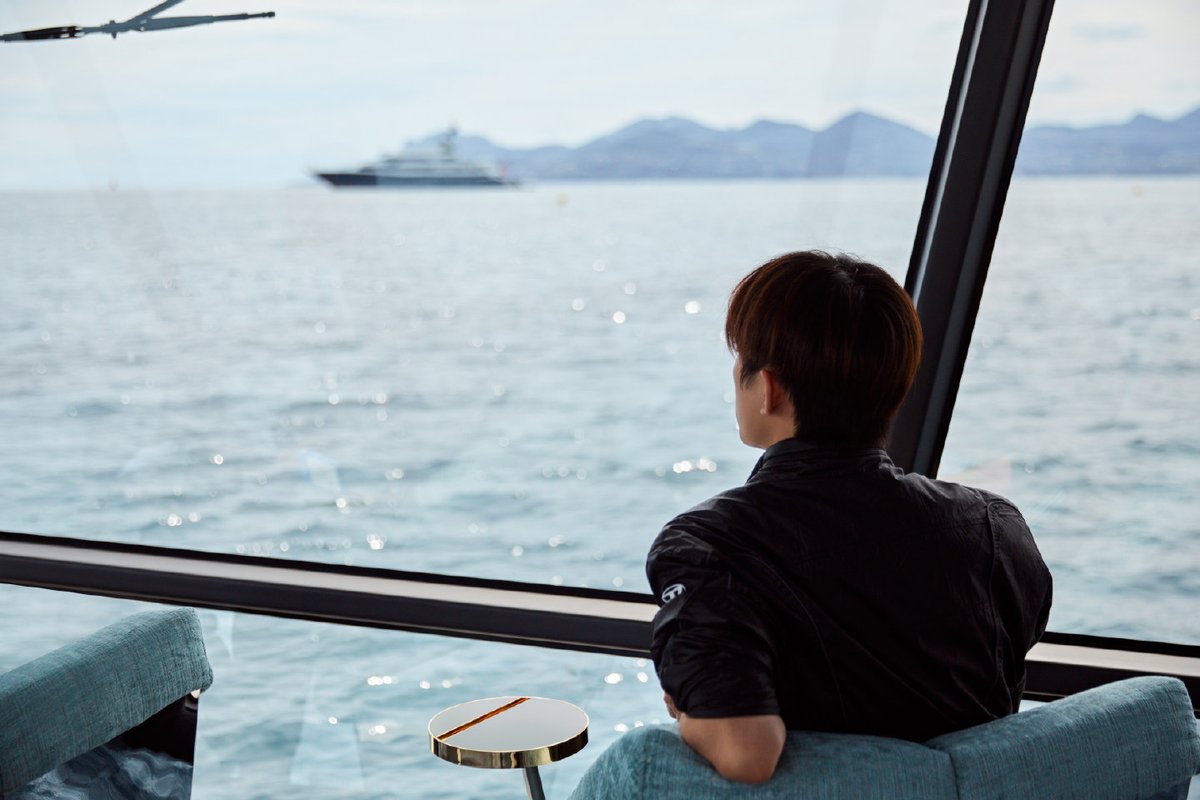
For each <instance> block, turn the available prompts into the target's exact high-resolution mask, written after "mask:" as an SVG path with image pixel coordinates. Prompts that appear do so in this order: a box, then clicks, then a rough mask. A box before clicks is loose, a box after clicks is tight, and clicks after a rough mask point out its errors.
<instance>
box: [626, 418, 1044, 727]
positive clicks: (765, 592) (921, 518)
mask: <svg viewBox="0 0 1200 800" xmlns="http://www.w3.org/2000/svg"><path fill="white" fill-rule="evenodd" d="M646 571H647V574H648V576H649V578H650V585H651V587H652V588H653V590H654V593H655V595H656V596H657V597H658V598H659V603H660V605H661V606H662V607H661V608H660V609H659V611H658V613H657V615H656V616H655V618H654V639H653V645H652V651H653V655H654V664H655V668H656V669H657V670H658V676H659V680H660V681H661V682H662V685H663V689H664V690H665V691H666V692H667V693H669V694H670V695H671V696H672V697H673V698H674V700H675V704H676V705H677V706H678V707H679V709H680V710H681V711H684V712H686V713H688V714H690V715H692V716H694V717H729V716H741V715H749V714H779V715H781V716H782V717H783V720H784V722H785V724H786V725H787V727H788V728H792V729H805V730H821V731H842V732H853V733H864V734H875V735H880V736H894V737H900V738H906V739H912V740H916V741H922V740H925V739H928V738H931V737H933V736H936V735H939V734H942V733H946V732H948V731H952V730H958V729H960V728H965V727H968V726H971V725H975V724H978V723H981V722H986V721H988V720H991V719H995V718H997V717H1002V716H1005V715H1007V714H1011V713H1013V712H1014V711H1016V709H1017V704H1018V703H1019V702H1020V699H1021V692H1022V690H1023V688H1024V685H1025V654H1026V653H1027V652H1028V650H1029V648H1030V647H1032V646H1033V644H1034V643H1035V642H1036V641H1037V640H1038V639H1039V638H1040V637H1041V635H1042V633H1043V632H1044V631H1045V628H1046V617H1047V615H1048V614H1049V611H1050V596H1051V580H1050V572H1049V570H1047V569H1046V565H1045V563H1044V562H1043V561H1042V557H1041V554H1040V553H1039V552H1038V549H1037V546H1036V545H1035V544H1034V541H1033V537H1032V536H1031V535H1030V533H1029V528H1028V527H1027V526H1026V524H1025V520H1024V519H1023V518H1022V517H1021V514H1020V512H1018V511H1017V509H1016V508H1015V507H1014V506H1013V505H1012V503H1010V502H1008V501H1007V500H1005V499H1004V498H1002V497H999V496H997V495H994V494H990V493H988V492H984V491H980V490H978V489H970V488H967V487H965V486H959V485H957V484H953V483H945V482H942V481H935V480H930V479H928V478H925V477H923V476H920V475H911V474H906V473H905V472H903V471H902V470H901V469H899V468H898V467H896V466H895V465H894V464H893V463H892V461H891V459H889V458H888V456H887V454H886V453H885V452H884V451H883V450H878V449H869V450H834V449H822V448H819V447H815V446H813V445H809V444H806V443H804V442H802V441H799V440H797V439H787V440H785V441H782V442H779V443H778V444H775V445H773V446H772V447H770V448H768V449H767V451H766V452H765V453H764V454H763V457H762V458H761V459H760V460H759V462H758V465H757V466H756V467H755V468H754V471H753V472H752V473H751V475H750V478H749V480H747V482H746V484H745V485H744V486H740V487H738V488H736V489H731V490H729V491H727V492H723V493H722V494H719V495H717V496H716V497H714V498H712V499H711V500H708V501H706V502H704V503H701V504H700V505H698V506H696V507H695V508H693V509H691V510H690V511H687V512H685V513H683V514H681V515H679V516H678V517H676V518H675V519H673V520H672V521H671V522H670V523H668V524H667V526H666V527H665V528H664V529H663V531H662V533H661V534H659V536H658V538H657V539H656V540H655V542H654V545H653V546H652V547H651V549H650V555H649V557H648V560H647V564H646Z"/></svg>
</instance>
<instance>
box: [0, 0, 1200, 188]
mask: <svg viewBox="0 0 1200 800" xmlns="http://www.w3.org/2000/svg"><path fill="white" fill-rule="evenodd" d="M144 5H145V6H148V5H151V2H149V1H147V2H145V3H144ZM965 5H966V4H965V2H917V3H911V2H899V1H897V2H878V1H877V0H849V1H848V2H843V3H832V2H827V0H812V1H811V2H796V0H779V1H778V2H776V1H775V0H768V1H764V2H754V1H753V0H744V2H734V1H733V0H721V2H715V1H712V2H710V1H709V0H688V1H687V2H683V1H681V0H655V1H652V2H645V0H643V1H642V2H633V1H632V0H603V1H602V2H597V1H596V0H592V2H580V1H578V0H571V1H568V0H420V1H419V2H404V1H403V0H376V1H375V2H357V3H352V2H344V3H343V2H333V0H293V1H290V2H287V1H285V2H280V1H279V0H188V1H187V2H185V3H183V4H182V5H180V6H179V7H177V8H175V9H172V10H171V11H168V12H166V14H167V15H184V14H220V13H232V12H242V11H248V12H255V11H266V10H273V11H275V12H277V14H278V16H277V17H275V18H274V19H267V20H249V21H245V22H231V23H222V24H219V25H213V26H204V27H198V28H190V29H184V30H174V31H162V32H156V33H144V34H140V33H130V34H124V35H122V36H121V37H119V38H118V39H116V40H115V41H114V40H112V39H110V38H108V37H104V36H98V35H93V36H89V37H87V38H85V39H81V40H76V41H53V42H19V43H5V44H0V144H2V145H3V146H2V147H0V187H9V188H18V187H19V188H32V187H36V186H54V187H59V186H63V187H65V186H102V185H107V183H108V182H109V179H110V178H115V179H117V180H118V181H119V182H121V183H122V185H131V184H132V185H147V186H150V185H254V184H258V185H281V184H287V183H295V182H297V181H303V179H304V177H303V176H304V171H305V169H306V168H307V167H314V166H324V167H331V166H350V165H354V164H356V163H359V162H361V161H364V160H367V159H370V158H373V157H375V156H376V155H378V154H379V153H381V152H383V151H387V150H395V149H398V147H399V145H400V144H401V143H403V142H404V141H405V140H408V139H412V138H417V137H423V136H426V135H428V134H430V133H432V132H434V131H436V130H437V129H439V128H442V127H445V126H446V125H448V124H449V123H451V122H453V123H456V124H457V125H458V126H459V128H460V129H461V130H462V131H464V132H465V133H476V134H481V135H485V136H487V137H489V138H491V139H492V140H493V141H496V142H498V143H500V144H504V145H508V146H531V145H536V144H546V143H563V144H579V143H582V142H584V141H587V140H588V139H591V138H593V137H595V136H597V135H600V134H603V133H606V132H609V131H612V130H615V129H617V128H619V127H621V126H622V125H625V124H627V123H629V122H632V121H634V120H636V119H639V118H643V117H662V116H667V115H682V116H687V117H690V118H692V119H695V120H697V121H700V122H703V123H705V124H709V125H713V126H717V127H741V126H744V125H746V124H749V123H751V122H753V121H755V120H758V119H762V118H769V119H776V120H784V121H791V122H798V123H801V124H805V125H808V126H811V127H817V128H820V127H824V126H826V125H828V124H829V123H830V122H832V121H834V120H836V119H837V118H839V117H840V116H842V115H844V114H846V113H848V112H850V111H853V110H857V109H864V110H868V111H872V112H874V113H877V114H881V115H883V116H887V117H891V118H893V119H896V120H898V121H901V122H904V123H907V124H910V125H913V126H915V127H917V128H920V129H922V130H924V131H926V132H929V133H936V131H937V127H938V122H939V119H940V116H941V113H942V108H943V105H944V103H945V97H946V90H947V85H948V83H949V77H950V71H951V69H952V67H953V59H954V55H955V51H956V49H957V46H958V39H959V35H960V33H961V28H962V16H963V12H964V9H965ZM143 7H144V6H143V3H141V2H129V0H103V1H101V0H76V2H63V1H62V0H49V1H48V0H4V2H2V3H0V32H8V31H13V30H21V29H25V28H35V27H45V26H50V25H62V24H81V25H94V24H99V23H101V22H105V21H107V20H108V19H110V18H114V17H115V18H118V19H121V18H127V17H130V16H133V15H134V14H135V13H136V12H138V11H140V10H141V9H142V8H143ZM1054 14H1055V17H1054V22H1053V23H1052V26H1051V34H1050V41H1049V43H1048V45H1047V50H1046V54H1045V58H1044V59H1043V65H1042V70H1041V73H1040V75H1039V79H1038V90H1037V92H1036V93H1035V97H1034V103H1033V108H1032V109H1031V112H1030V122H1031V124H1036V123H1046V122H1059V123H1068V124H1075V125H1082V124H1093V123H1097V122H1113V121H1123V120H1125V119H1128V118H1129V117H1130V116H1132V115H1133V114H1135V113H1138V112H1145V113H1151V114H1155V115H1157V116H1164V117H1168V118H1170V117H1174V116H1178V115H1180V114H1182V113H1184V112H1186V111H1189V110H1191V109H1192V108H1194V107H1196V106H1197V105H1200V55H1197V53H1198V52H1200V49H1198V48H1196V47H1195V41H1196V36H1197V33H1200V3H1198V2H1196V0H1146V2H1144V3H1140V4H1136V5H1135V4H1133V3H1130V2H1128V0H1058V2H1057V3H1056V8H1055V12H1054Z"/></svg>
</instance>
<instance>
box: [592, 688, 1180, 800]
mask: <svg viewBox="0 0 1200 800" xmlns="http://www.w3.org/2000/svg"><path fill="white" fill-rule="evenodd" d="M1197 772H1200V732H1198V731H1197V727H1196V719H1195V716H1194V714H1193V711H1192V703H1191V700H1190V698H1189V697H1188V693H1187V690H1186V689H1185V688H1184V685H1183V683H1182V682H1180V681H1178V680H1175V679H1174V678H1159V677H1148V678H1134V679H1131V680H1126V681H1120V682H1117V683H1113V684H1109V685H1107V686H1101V687H1098V688H1096V689H1091V690H1089V691H1086V692H1081V693H1079V694H1077V695H1073V696H1071V697H1068V698H1065V699H1062V700H1058V701H1055V702H1053V703H1046V704H1045V705H1041V706H1037V707H1035V708H1032V709H1030V710H1028V711H1023V712H1021V713H1019V714H1015V715H1013V716H1009V717H1005V718H1003V719H999V720H996V721H994V722H989V723H986V724H984V725H979V726H976V727H974V728H968V729H967V730H964V731H958V732H956V733H951V734H947V735H945V736H939V737H938V738H936V739H932V740H930V741H928V742H925V743H923V744H922V743H916V742H907V741H901V740H899V739H887V738H883V737H877V736H850V735H844V734H831V733H806V732H799V731H792V732H790V733H789V734H788V740H787V744H786V746H785V747H784V751H783V756H782V758H781V759H780V762H779V766H778V767H777V769H776V772H775V775H774V777H772V778H771V780H769V781H767V782H766V783H764V784H760V785H758V786H746V785H744V784H739V783H732V782H730V781H726V780H723V779H722V778H721V777H720V776H719V775H717V773H716V772H715V771H714V770H713V769H712V767H710V766H709V765H708V764H707V763H706V762H705V761H704V760H702V759H701V758H700V757H699V756H698V755H696V754H695V753H694V752H693V751H692V750H691V748H689V747H688V746H687V745H686V744H685V743H684V742H683V740H682V739H680V738H679V734H678V732H677V730H676V727H675V726H674V725H669V726H657V725H656V726H648V727H644V728H635V729H634V730H633V731H631V732H630V733H627V734H625V735H624V736H623V737H621V739H619V740H617V742H616V743H615V744H614V745H613V746H612V747H610V748H609V749H608V750H606V751H605V752H604V753H603V754H601V756H600V758H598V759H597V760H596V761H595V762H594V763H593V764H592V766H591V767H590V768H589V770H588V771H587V772H586V773H585V774H584V776H583V779H582V780H581V781H580V783H579V785H578V786H577V787H576V789H575V791H574V793H573V794H572V795H571V800H622V798H647V797H652V798H655V800H720V799H721V798H739V799H741V798H757V799H758V800H782V798H788V799H789V800H851V798H853V800H888V799H889V798H914V799H915V798H920V800H1183V798H1186V797H1187V795H1188V784H1189V782H1190V781H1191V777H1192V776H1193V775H1195V774H1196V773H1197Z"/></svg>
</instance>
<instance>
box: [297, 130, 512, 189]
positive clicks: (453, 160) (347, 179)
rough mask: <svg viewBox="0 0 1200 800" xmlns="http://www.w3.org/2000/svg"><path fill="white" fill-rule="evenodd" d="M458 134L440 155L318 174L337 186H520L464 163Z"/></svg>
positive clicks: (408, 155) (410, 155)
mask: <svg viewBox="0 0 1200 800" xmlns="http://www.w3.org/2000/svg"><path fill="white" fill-rule="evenodd" d="M457 138H458V131H457V129H455V128H449V129H448V130H447V131H446V132H445V133H443V134H442V135H441V136H440V137H439V139H438V149H437V151H436V152H432V153H430V152H408V151H407V150H406V151H404V152H401V153H397V154H395V155H390V156H385V157H384V158H382V159H380V160H379V161H375V162H373V163H370V164H365V165H363V166H361V167H359V168H358V169H356V170H348V171H336V170H335V171H329V172H315V173H313V174H314V175H316V177H318V178H320V179H321V180H323V181H326V182H327V183H329V184H331V185H333V186H339V187H341V186H354V187H373V188H374V187H379V188H393V187H398V188H403V187H426V186H516V185H517V184H518V181H516V180H513V179H511V178H508V177H506V176H505V175H504V174H503V172H502V171H500V170H497V169H496V168H494V167H493V166H491V165H489V164H485V163H483V162H481V161H463V160H461V159H459V158H458V157H457V156H456V155H455V152H454V151H455V143H456V140H457Z"/></svg>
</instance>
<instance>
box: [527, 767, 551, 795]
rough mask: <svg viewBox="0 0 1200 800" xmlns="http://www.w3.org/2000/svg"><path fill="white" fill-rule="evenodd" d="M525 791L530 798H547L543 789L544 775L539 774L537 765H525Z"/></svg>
mask: <svg viewBox="0 0 1200 800" xmlns="http://www.w3.org/2000/svg"><path fill="white" fill-rule="evenodd" d="M524 772H525V792H526V794H528V795H529V800H546V793H545V792H544V791H542V776H541V775H539V774H538V770H537V767H525V769H524Z"/></svg>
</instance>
